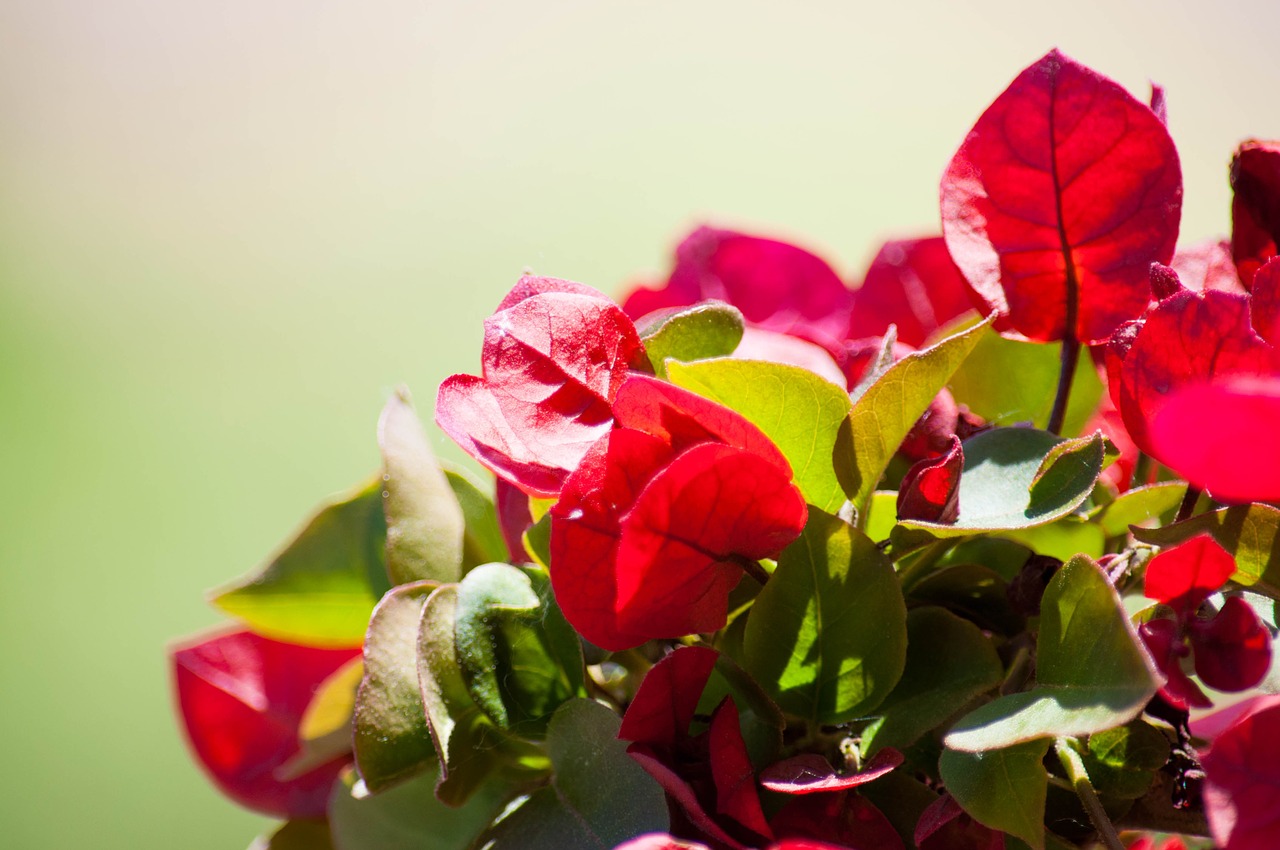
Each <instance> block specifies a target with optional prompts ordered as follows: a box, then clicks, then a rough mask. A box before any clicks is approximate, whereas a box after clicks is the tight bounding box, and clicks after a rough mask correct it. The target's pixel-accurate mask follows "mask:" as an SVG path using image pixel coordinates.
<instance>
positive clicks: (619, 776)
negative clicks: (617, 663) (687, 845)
mask: <svg viewBox="0 0 1280 850" xmlns="http://www.w3.org/2000/svg"><path fill="white" fill-rule="evenodd" d="M620 724H621V721H620V719H619V718H618V716H617V715H616V714H614V713H613V712H612V711H610V710H609V709H607V708H605V707H604V706H602V705H600V704H599V703H596V702H593V701H591V700H573V701H571V702H567V703H565V704H564V705H563V706H561V707H560V709H559V710H558V711H557V712H556V715H555V717H554V718H553V719H552V721H551V727H550V729H549V730H548V734H547V744H548V746H549V747H550V750H551V761H552V764H553V765H554V766H555V774H554V778H553V779H552V785H551V787H548V788H543V789H541V790H539V791H537V792H535V793H534V794H533V795H531V796H530V797H529V798H528V799H527V800H525V801H524V803H523V804H522V805H520V806H519V807H518V808H516V809H514V810H511V811H509V812H507V814H506V815H505V816H504V817H503V819H502V820H501V821H499V822H498V823H497V824H496V825H495V826H494V828H493V829H492V830H491V831H490V832H489V833H488V834H487V835H485V836H484V839H483V842H481V844H482V846H484V847H485V848H488V850H580V848H589V850H611V848H613V847H615V846H617V845H618V844H620V843H622V842H624V841H626V840H628V839H630V838H634V837H635V836H637V835H641V834H644V833H647V832H666V831H667V830H668V828H669V827H670V820H669V818H668V814H667V802H666V796H665V794H664V793H663V791H662V788H661V787H659V785H658V783H657V782H655V781H654V780H653V779H651V778H650V777H649V775H648V774H647V773H645V772H644V770H643V769H642V768H641V767H640V766H639V765H638V764H636V762H635V761H633V760H632V759H631V757H630V756H628V755H627V750H626V744H625V743H624V742H622V741H619V740H618V738H617V735H618V727H619V725H620Z"/></svg>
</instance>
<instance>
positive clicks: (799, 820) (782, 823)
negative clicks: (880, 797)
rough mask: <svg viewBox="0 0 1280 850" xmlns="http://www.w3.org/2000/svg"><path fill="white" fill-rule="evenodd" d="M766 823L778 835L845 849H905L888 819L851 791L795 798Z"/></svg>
mask: <svg viewBox="0 0 1280 850" xmlns="http://www.w3.org/2000/svg"><path fill="white" fill-rule="evenodd" d="M769 824H770V826H772V827H773V831H774V833H775V834H776V835H778V836H779V837H785V838H793V839H794V838H808V839H815V840H817V841H827V842H830V843H832V844H838V845H839V846H841V847H846V848H848V850H905V845H903V843H902V837H901V836H899V835H898V833H897V831H896V830H895V829H894V828H893V824H891V823H890V822H889V819H888V818H886V817H885V816H884V814H883V813H882V812H881V811H880V810H879V809H877V808H876V807H875V806H874V805H873V804H872V803H871V802H870V801H868V800H867V799H865V798H864V797H860V796H859V795H858V794H857V793H856V792H854V791H836V792H829V793H825V794H808V795H806V796H803V797H795V798H793V799H792V800H791V801H789V802H788V803H787V804H786V805H785V806H783V807H782V808H781V809H779V810H778V813H777V814H776V815H774V816H773V819H772V820H771V821H769Z"/></svg>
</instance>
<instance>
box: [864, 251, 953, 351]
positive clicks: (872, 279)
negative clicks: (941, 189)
mask: <svg viewBox="0 0 1280 850" xmlns="http://www.w3.org/2000/svg"><path fill="white" fill-rule="evenodd" d="M972 309H973V302H972V301H970V299H969V292H968V287H967V286H966V285H965V280H964V276H963V275H961V274H960V269H958V268H956V264H955V263H954V262H952V260H951V255H950V254H949V253H947V245H946V242H944V241H943V239H942V237H941V236H934V237H931V238H927V239H899V240H894V241H892V242H886V243H885V244H884V246H883V247H882V248H881V249H880V251H879V253H877V254H876V257H875V259H874V260H872V261H871V265H870V267H869V268H868V269H867V274H866V276H865V277H864V278H863V279H862V285H861V286H859V287H858V288H857V289H856V290H854V293H853V312H852V314H851V316H850V319H849V333H848V337H849V339H862V338H865V337H880V336H884V333H885V331H887V330H888V329H889V325H896V326H897V328H898V341H899V342H902V343H905V344H907V345H910V346H913V347H916V348H919V347H920V346H922V345H924V344H925V342H926V341H928V339H929V338H930V337H931V336H933V334H934V333H936V332H937V331H938V329H939V328H941V327H942V326H944V325H946V324H947V323H948V322H950V321H951V320H952V319H955V318H956V317H958V316H960V315H962V314H964V313H965V312H967V311H969V310H972Z"/></svg>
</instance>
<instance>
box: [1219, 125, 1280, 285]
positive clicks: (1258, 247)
mask: <svg viewBox="0 0 1280 850" xmlns="http://www.w3.org/2000/svg"><path fill="white" fill-rule="evenodd" d="M1231 190H1232V192H1233V193H1234V196H1233V198H1232V200H1231V255H1232V257H1233V258H1234V259H1235V261H1236V268H1238V269H1239V271H1240V280H1242V281H1244V285H1245V287H1246V288H1248V287H1251V286H1252V285H1253V276H1254V274H1255V273H1256V272H1257V271H1258V268H1259V266H1261V265H1262V264H1263V263H1265V262H1266V261H1267V260H1268V259H1269V258H1271V257H1274V256H1275V255H1276V243H1277V242H1280V143H1277V142H1259V141H1249V142H1245V143H1244V144H1242V145H1241V146H1240V148H1239V150H1237V151H1236V155H1235V157H1234V158H1233V159H1232V160H1231Z"/></svg>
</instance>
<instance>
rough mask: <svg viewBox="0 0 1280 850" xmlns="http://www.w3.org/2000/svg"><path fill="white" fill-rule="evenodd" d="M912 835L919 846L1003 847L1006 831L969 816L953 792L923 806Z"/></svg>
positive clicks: (933, 849)
mask: <svg viewBox="0 0 1280 850" xmlns="http://www.w3.org/2000/svg"><path fill="white" fill-rule="evenodd" d="M913 838H914V839H915V842H916V847H918V848H919V849H920V850H1004V833H1003V832H997V831H996V830H994V829H990V828H988V827H985V826H983V825H982V824H980V823H978V822H977V821H976V820H974V819H973V818H971V817H969V815H967V814H965V811H964V809H962V808H960V804H959V803H957V802H956V801H955V798H954V797H952V796H951V795H950V794H943V795H942V796H941V797H939V798H938V799H937V801H936V802H934V803H933V804H931V805H930V806H929V808H927V809H925V810H924V812H923V813H922V814H921V815H920V820H919V822H918V823H917V824H916V831H915V835H914V836H913Z"/></svg>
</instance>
